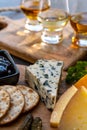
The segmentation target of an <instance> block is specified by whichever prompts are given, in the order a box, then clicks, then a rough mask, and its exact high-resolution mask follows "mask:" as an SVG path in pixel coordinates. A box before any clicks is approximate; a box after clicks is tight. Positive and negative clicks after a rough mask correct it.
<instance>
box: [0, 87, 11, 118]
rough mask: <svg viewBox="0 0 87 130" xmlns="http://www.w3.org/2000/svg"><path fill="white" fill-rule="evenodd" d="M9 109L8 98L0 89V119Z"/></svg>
mask: <svg viewBox="0 0 87 130" xmlns="http://www.w3.org/2000/svg"><path fill="white" fill-rule="evenodd" d="M9 107H10V96H9V94H8V93H7V92H6V91H5V90H3V89H0V118H1V117H3V116H4V115H5V114H6V113H7V111H8V110H9Z"/></svg>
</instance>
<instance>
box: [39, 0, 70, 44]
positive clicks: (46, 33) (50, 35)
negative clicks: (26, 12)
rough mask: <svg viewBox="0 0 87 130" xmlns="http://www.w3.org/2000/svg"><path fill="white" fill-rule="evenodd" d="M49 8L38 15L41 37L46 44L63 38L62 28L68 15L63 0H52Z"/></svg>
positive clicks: (57, 41) (58, 41) (55, 42)
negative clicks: (41, 29)
mask: <svg viewBox="0 0 87 130" xmlns="http://www.w3.org/2000/svg"><path fill="white" fill-rule="evenodd" d="M51 5H52V6H51V8H50V9H49V10H46V11H44V12H40V13H39V15H38V21H39V22H41V23H42V25H43V31H42V35H41V39H42V41H43V42H45V43H48V44H58V43H61V42H62V40H63V29H64V27H65V26H66V24H67V23H68V20H69V15H68V13H67V5H66V3H65V1H64V0H61V1H60V2H59V1H58V0H54V1H53V3H51Z"/></svg>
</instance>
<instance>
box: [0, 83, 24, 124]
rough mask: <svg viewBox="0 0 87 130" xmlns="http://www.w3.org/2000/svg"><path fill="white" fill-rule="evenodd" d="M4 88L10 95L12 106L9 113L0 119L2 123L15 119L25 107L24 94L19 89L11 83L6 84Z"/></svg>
mask: <svg viewBox="0 0 87 130" xmlns="http://www.w3.org/2000/svg"><path fill="white" fill-rule="evenodd" d="M2 88H3V89H4V90H6V91H7V92H8V93H9V95H10V98H11V106H10V109H9V110H8V112H7V114H6V115H5V116H4V117H2V119H1V120H0V124H1V125H2V124H7V123H10V122H12V121H13V120H15V119H16V118H17V117H18V116H19V115H20V113H21V112H22V110H23V107H24V96H23V94H22V93H21V91H20V90H19V89H17V88H16V87H15V86H11V85H4V86H3V87H2Z"/></svg>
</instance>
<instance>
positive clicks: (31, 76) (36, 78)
mask: <svg viewBox="0 0 87 130" xmlns="http://www.w3.org/2000/svg"><path fill="white" fill-rule="evenodd" d="M62 67H63V61H56V60H46V59H43V60H38V61H37V62H36V63H35V64H34V65H30V66H28V67H26V70H25V80H26V81H27V82H28V83H29V86H30V87H32V88H33V89H35V90H36V91H37V92H38V93H39V95H40V97H41V100H42V101H43V102H44V103H45V104H46V107H47V108H48V109H53V108H54V106H55V103H56V99H57V94H58V84H59V81H60V77H61V73H62Z"/></svg>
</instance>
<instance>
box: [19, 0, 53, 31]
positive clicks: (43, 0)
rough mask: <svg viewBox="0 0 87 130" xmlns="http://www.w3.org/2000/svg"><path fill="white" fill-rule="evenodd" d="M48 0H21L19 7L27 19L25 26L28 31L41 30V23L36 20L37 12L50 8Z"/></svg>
mask: <svg viewBox="0 0 87 130" xmlns="http://www.w3.org/2000/svg"><path fill="white" fill-rule="evenodd" d="M50 4H51V2H50V0H22V1H21V5H20V8H21V10H22V11H23V13H24V14H25V16H26V18H27V20H26V23H25V28H26V29H27V30H29V31H34V32H38V31H41V30H42V28H43V27H42V24H41V23H40V22H39V21H38V20H37V16H38V14H39V12H43V11H45V10H48V9H49V8H50Z"/></svg>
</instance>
